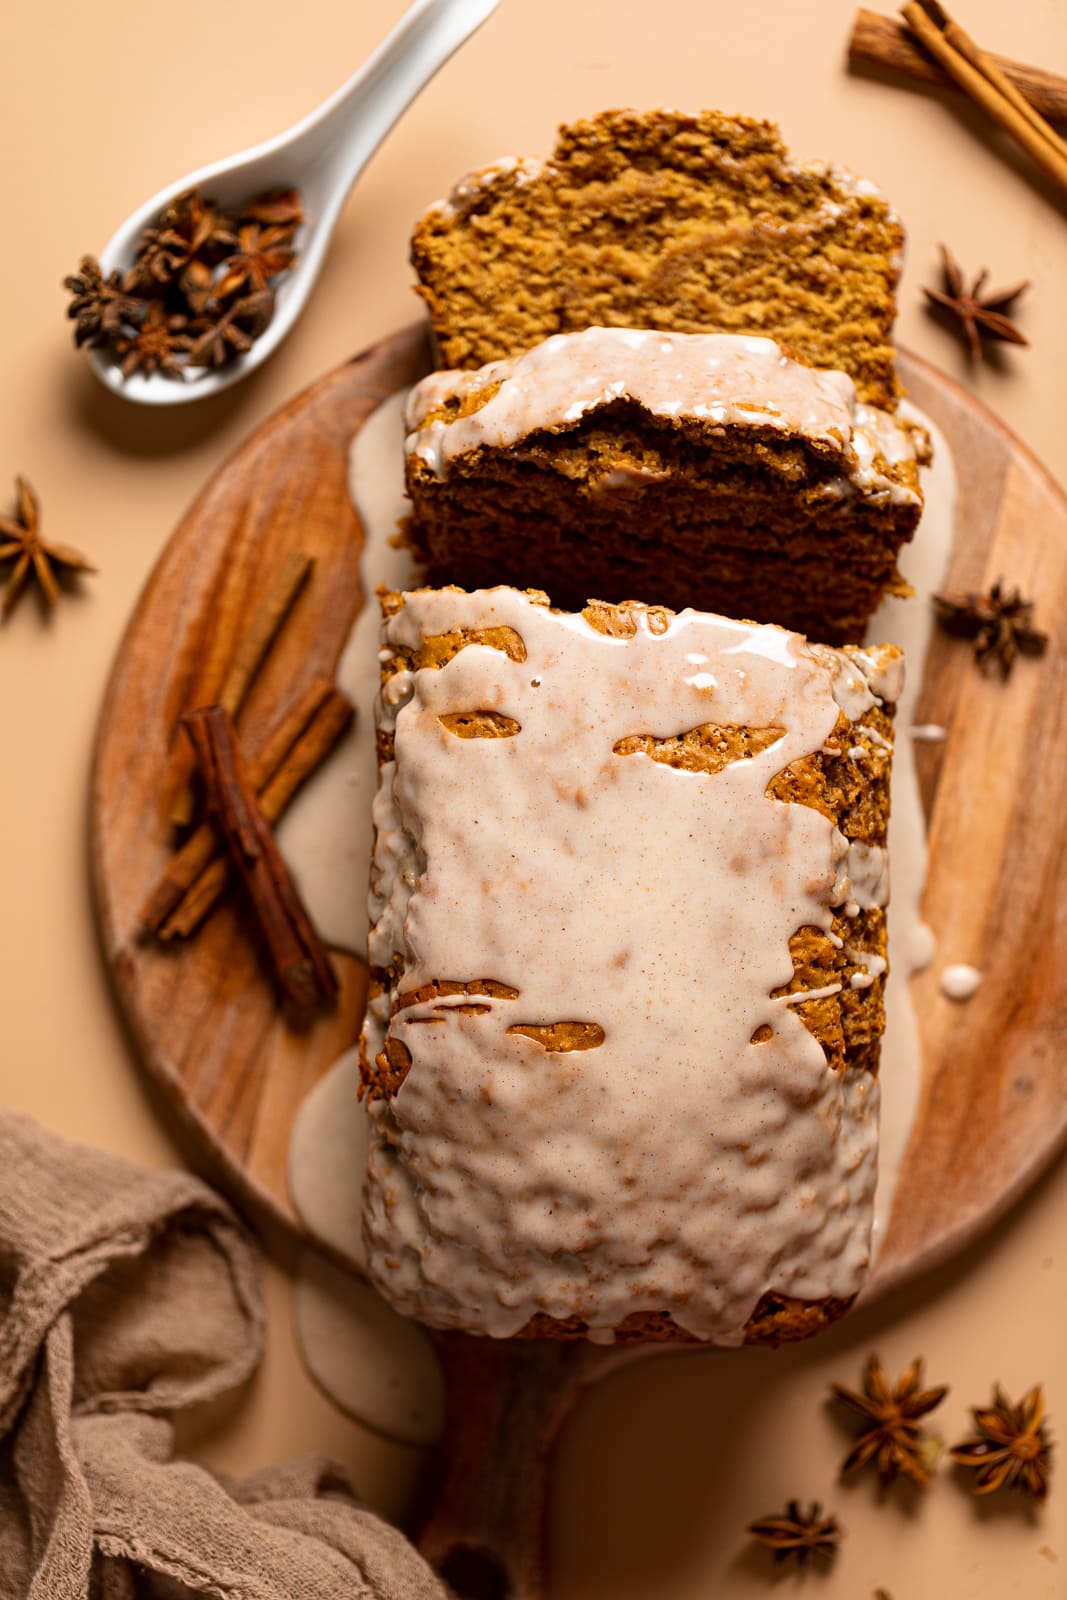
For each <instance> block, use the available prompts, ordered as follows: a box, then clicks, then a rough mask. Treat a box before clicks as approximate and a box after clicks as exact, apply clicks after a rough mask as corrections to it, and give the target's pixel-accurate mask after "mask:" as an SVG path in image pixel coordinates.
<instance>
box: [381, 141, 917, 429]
mask: <svg viewBox="0 0 1067 1600" xmlns="http://www.w3.org/2000/svg"><path fill="white" fill-rule="evenodd" d="M903 242H904V235H903V230H902V228H901V225H900V223H899V221H898V220H897V218H896V216H895V215H894V213H893V211H892V210H891V209H890V207H889V205H888V204H887V203H886V201H885V200H884V199H883V198H882V197H881V196H880V194H879V193H878V191H877V189H876V188H875V187H874V185H873V184H871V183H869V182H868V181H867V180H866V179H863V178H856V177H854V176H853V175H852V174H851V173H848V172H846V171H844V170H843V169H842V168H840V167H837V166H830V165H825V164H822V163H818V162H810V163H806V164H804V165H799V164H797V163H796V162H795V161H794V160H793V158H792V157H791V156H790V154H789V152H788V151H787V150H786V148H785V146H784V145H783V143H782V140H781V137H780V135H779V132H778V129H777V128H776V127H775V125H774V124H773V123H771V122H760V121H755V120H753V119H752V118H749V117H740V116H726V115H724V114H723V113H721V112H718V111H703V112H700V113H699V114H697V115H691V116H690V115H685V114H683V113H682V112H679V111H650V112H640V111H605V112H602V113H601V114H600V115H599V116H594V117H591V118H589V119H587V120H585V121H581V122H576V123H574V124H572V125H571V126H569V127H564V128H561V129H560V132H559V137H558V142H557V144H556V148H555V150H554V151H553V153H552V155H551V156H550V157H549V158H548V160H547V161H544V162H538V161H534V160H529V159H515V158H509V159H507V160H504V161H500V162H496V163H494V164H493V165H491V166H488V167H486V168H484V169H482V171H480V172H477V173H473V174H472V175H471V176H470V177H468V178H466V179H465V180H464V181H463V182H462V183H460V184H459V185H458V186H457V187H456V188H455V189H454V190H453V192H452V195H451V196H450V197H449V198H448V199H447V200H444V201H441V202H440V203H439V204H437V205H435V206H433V207H432V208H431V209H430V210H429V211H428V212H427V213H426V215H425V216H424V217H423V218H422V220H421V221H420V222H419V223H418V225H417V227H416V228H415V232H414V236H413V239H412V244H411V257H412V262H413V264H414V266H415V270H416V273H417V275H418V280H419V282H418V289H419V293H420V294H421V295H422V297H423V298H424V300H425V301H426V303H427V305H428V306H429V308H430V316H431V319H432V322H433V327H434V331H435V333H436V336H437V343H438V347H439V351H440V364H441V365H442V366H446V367H465V368H472V367H480V366H482V365H484V363H485V362H487V361H496V360H499V359H501V358H503V357H507V356H513V355H517V354H519V353H520V352H521V351H523V350H527V349H529V348H530V346H531V345H534V344H537V343H539V342H540V341H541V340H542V339H545V338H547V337H548V336H549V335H551V334H554V333H566V332H569V331H572V330H574V329H579V328H585V327H589V326H591V325H604V326H609V327H640V328H646V327H647V328H661V329H665V330H670V331H672V332H675V333H707V332H718V333H749V334H762V335H764V336H766V337H768V338H772V339H777V340H779V341H780V342H781V343H783V344H786V345H788V346H789V348H790V349H791V350H792V351H793V352H794V353H795V355H796V356H797V357H798V358H799V359H800V360H802V361H807V362H809V363H810V364H811V365H813V366H816V367H832V368H837V369H839V370H841V371H843V372H847V373H848V374H849V376H850V377H851V378H852V379H853V381H854V382H855V385H856V392H857V394H858V396H859V398H860V400H861V401H863V402H865V403H867V404H870V405H875V406H880V407H882V408H883V409H892V408H893V407H894V405H895V404H896V400H897V395H898V393H899V384H898V381H897V377H896V373H895V370H894V365H893V347H892V341H891V333H892V327H893V319H894V315H895V288H896V284H897V279H898V277H899V274H900V266H901V254H902V249H903Z"/></svg>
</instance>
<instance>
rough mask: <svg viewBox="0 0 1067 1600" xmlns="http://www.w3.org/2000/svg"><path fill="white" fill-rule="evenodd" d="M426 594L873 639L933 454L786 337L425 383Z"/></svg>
mask: <svg viewBox="0 0 1067 1600" xmlns="http://www.w3.org/2000/svg"><path fill="white" fill-rule="evenodd" d="M406 426H407V428H408V435H407V446H406V475H407V487H408V494H409V496H410V499H411V503H412V518H411V524H410V535H411V538H412V541H413V544H414V546H415V549H416V552H417V555H418V557H419V559H420V561H421V562H422V563H423V565H424V567H425V569H426V573H427V577H428V580H429V581H430V582H431V583H434V584H438V585H439V584H444V583H451V582H454V583H458V584H460V585H462V586H463V587H465V588H470V589H477V588H485V587H488V586H490V585H492V584H495V583H505V584H510V585H513V586H515V587H518V588H524V587H526V586H527V585H529V584H531V583H536V584H537V585H538V586H540V587H543V588H545V589H546V590H547V591H548V592H549V594H550V595H551V597H552V600H553V602H554V603H555V604H557V605H560V606H563V607H565V608H567V609H572V610H576V609H579V608H580V607H581V606H582V605H584V603H585V600H586V598H587V597H588V596H589V595H591V594H595V595H599V596H600V597H602V598H603V599H607V600H610V601H621V600H623V599H625V598H626V597H627V596H628V595H632V594H640V595H642V597H643V598H644V599H645V600H646V601H656V602H659V603H661V604H664V605H667V606H670V607H672V608H674V609H676V610H677V609H682V608H684V607H685V606H687V605H692V606H694V607H696V608H698V609H701V610H710V611H716V612H721V613H723V614H724V615H727V616H735V617H747V618H752V619H753V620H755V621H758V622H776V623H780V624H782V625H784V626H786V627H789V628H792V629H794V630H796V631H797V632H801V633H804V634H806V635H808V636H811V637H815V638H819V639H823V640H825V641H827V642H828V643H832V644H844V643H848V642H852V641H856V640H859V639H862V637H863V634H864V631H865V628H866V625H867V621H868V619H869V617H870V615H871V614H872V612H873V611H874V609H875V607H876V606H877V605H878V603H879V601H880V600H881V599H882V597H883V595H884V594H885V593H886V591H887V590H889V591H892V590H893V589H894V588H898V587H899V586H900V579H899V576H898V573H897V556H898V554H899V552H900V550H901V548H902V546H903V545H904V543H905V542H906V541H907V540H909V539H910V538H911V537H912V534H913V533H914V530H915V528H916V526H917V524H918V520H919V516H920V514H921V510H922V492H921V488H920V483H919V460H920V455H921V451H922V448H923V444H924V440H923V437H922V435H921V432H919V431H917V430H916V429H915V428H914V427H913V426H912V425H911V424H909V423H907V422H905V421H901V420H898V418H897V417H896V415H894V414H890V413H888V412H885V411H880V410H878V409H877V408H876V407H873V406H869V405H864V404H862V403H860V402H858V401H857V399H856V392H855V385H854V384H853V382H852V380H851V379H850V378H849V377H848V376H847V374H846V373H844V372H840V371H819V370H816V369H815V368H812V367H808V366H805V365H803V364H802V363H800V362H797V361H795V360H794V359H793V358H792V357H791V356H790V355H789V353H788V352H787V351H785V350H783V348H782V347H781V346H780V345H778V344H776V343H775V342H774V341H773V340H771V339H763V338H755V337H750V336H747V335H740V334H684V333H682V334H678V333H663V332H657V331H655V330H652V329H629V328H605V327H592V328H585V329H582V330H581V331H579V332H575V333H566V334H554V335H552V336H551V337H549V338H548V339H546V340H544V341H543V342H542V343H541V344H539V345H536V346H534V348H533V349H531V350H528V351H526V352H525V353H524V354H522V355H521V356H519V357H516V358H515V359H514V360H508V361H496V362H491V363H489V364H488V365H487V366H485V367H483V368H479V369H478V370H477V371H475V372H464V371H455V370H453V371H444V372H435V373H431V374H430V375H429V376H428V377H427V378H424V379H423V380H422V382H421V383H419V384H417V385H416V386H415V388H414V389H413V390H412V392H411V394H410V396H409V398H408V403H407V407H406Z"/></svg>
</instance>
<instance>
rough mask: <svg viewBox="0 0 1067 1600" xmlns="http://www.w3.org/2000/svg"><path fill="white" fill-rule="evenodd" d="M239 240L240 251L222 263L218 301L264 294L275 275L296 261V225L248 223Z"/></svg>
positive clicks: (239, 233) (216, 288)
mask: <svg viewBox="0 0 1067 1600" xmlns="http://www.w3.org/2000/svg"><path fill="white" fill-rule="evenodd" d="M237 240H238V248H237V250H236V251H235V252H234V253H233V255H232V256H228V257H227V259H226V260H225V261H224V262H223V263H222V277H221V278H220V279H219V281H218V283H217V284H216V285H215V298H216V299H217V300H229V299H231V298H232V297H233V296H234V295H238V294H259V293H261V292H262V291H263V290H264V289H265V288H266V287H267V285H268V283H269V282H270V280H271V278H276V277H277V276H278V274H279V273H280V272H285V271H286V270H287V269H288V268H289V267H291V266H292V264H293V262H294V261H295V260H296V251H295V250H294V249H293V248H292V243H293V230H292V228H274V227H271V228H265V227H263V226H262V225H261V224H260V223H258V222H246V223H243V224H242V226H241V228H240V230H239V232H238V235H237Z"/></svg>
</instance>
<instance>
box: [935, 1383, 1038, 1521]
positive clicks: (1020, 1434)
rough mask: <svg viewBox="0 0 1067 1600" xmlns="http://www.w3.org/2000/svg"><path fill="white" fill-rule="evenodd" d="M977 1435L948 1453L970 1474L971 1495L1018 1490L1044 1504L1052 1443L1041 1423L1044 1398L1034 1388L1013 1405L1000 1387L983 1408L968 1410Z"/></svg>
mask: <svg viewBox="0 0 1067 1600" xmlns="http://www.w3.org/2000/svg"><path fill="white" fill-rule="evenodd" d="M971 1416H972V1417H973V1418H974V1425H975V1428H976V1429H977V1430H978V1431H977V1433H975V1434H973V1435H972V1436H971V1437H970V1438H967V1439H961V1441H960V1443H959V1444H957V1445H954V1446H953V1447H952V1449H951V1450H950V1451H949V1455H950V1456H951V1457H952V1459H953V1461H957V1462H959V1464H960V1466H961V1467H969V1468H971V1469H972V1470H973V1471H974V1472H975V1473H976V1477H975V1479H974V1483H973V1488H974V1492H975V1494H993V1493H995V1491H996V1490H997V1489H1019V1490H1021V1491H1022V1492H1023V1493H1025V1494H1029V1495H1032V1496H1033V1498H1034V1499H1035V1500H1037V1501H1039V1502H1040V1501H1043V1500H1045V1499H1046V1497H1047V1495H1048V1482H1049V1473H1050V1471H1051V1468H1052V1441H1051V1439H1050V1438H1049V1435H1048V1427H1047V1425H1046V1422H1045V1398H1044V1395H1043V1394H1042V1391H1041V1385H1040V1384H1035V1385H1034V1387H1033V1388H1032V1389H1031V1390H1029V1392H1028V1393H1027V1394H1025V1395H1023V1398H1022V1399H1021V1400H1020V1401H1019V1403H1018V1405H1013V1404H1012V1402H1011V1401H1010V1400H1009V1399H1008V1397H1007V1395H1006V1394H1005V1393H1004V1390H1003V1389H1002V1388H1001V1387H1000V1384H999V1383H998V1384H996V1385H995V1386H994V1389H993V1398H992V1401H991V1402H990V1404H989V1405H988V1406H976V1407H974V1409H973V1410H972V1411H971Z"/></svg>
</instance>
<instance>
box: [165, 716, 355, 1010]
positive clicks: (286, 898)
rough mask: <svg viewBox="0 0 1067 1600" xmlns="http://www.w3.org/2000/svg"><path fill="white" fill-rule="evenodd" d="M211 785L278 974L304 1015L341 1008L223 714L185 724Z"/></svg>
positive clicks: (211, 806) (211, 801)
mask: <svg viewBox="0 0 1067 1600" xmlns="http://www.w3.org/2000/svg"><path fill="white" fill-rule="evenodd" d="M182 723H183V725H184V727H185V730H186V732H187V733H188V735H189V739H190V742H191V744H192V746H193V753H194V755H195V757H196V762H197V766H198V767H199V769H200V775H201V777H202V779H203V782H204V791H205V795H206V799H207V808H208V813H209V815H210V816H211V817H213V818H214V820H215V822H216V823H217V825H218V827H219V829H220V831H221V833H222V835H223V838H224V839H225V841H226V846H227V849H228V850H229V852H230V858H231V860H232V862H233V864H234V865H235V866H236V868H237V870H238V872H239V873H240V875H241V878H242V881H243V883H244V886H245V890H246V892H247V895H248V900H249V904H250V905H251V907H252V910H253V911H254V913H255V917H256V921H257V923H258V924H259V929H260V932H261V933H262V935H263V942H264V945H265V947H266V951H267V955H268V957H269V959H270V964H271V970H272V971H273V973H274V976H275V979H276V981H277V983H278V986H279V988H280V989H281V991H282V993H283V995H284V996H285V997H286V998H287V999H288V1000H290V1001H292V1003H293V1004H294V1005H295V1006H297V1007H298V1008H299V1009H300V1010H302V1011H310V1010H317V1009H319V1008H320V1007H321V1006H323V1005H325V1004H328V1003H329V1002H330V1001H332V1000H334V999H335V997H336V995H337V978H336V976H335V975H334V971H333V968H332V967H331V965H330V960H329V956H328V955H327V953H326V949H325V946H324V945H323V943H322V941H321V940H320V938H319V936H318V934H317V933H316V932H315V929H314V927H313V926H312V922H311V918H310V917H309V916H308V914H307V910H306V909H305V907H304V903H303V901H302V900H301V898H300V895H299V893H298V891H297V888H296V885H295V883H294V882H293V880H292V878H291V876H290V874H289V869H288V867H287V866H286V865H285V862H284V861H283V859H282V855H281V852H280V850H279V849H278V846H277V844H276V843H275V840H274V835H273V834H272V833H271V830H270V825H269V823H268V822H267V820H266V818H265V817H264V816H263V813H262V812H261V811H260V809H259V806H258V805H257V803H256V796H255V792H254V790H253V788H252V785H251V782H250V780H249V776H248V769H247V767H246V765H245V762H244V758H243V757H242V755H241V752H240V750H239V749H238V746H237V736H236V734H235V732H234V726H233V719H232V717H231V716H230V713H229V712H228V711H227V710H226V709H225V707H223V706H209V707H207V708H206V709H204V710H202V711H190V712H187V713H186V715H185V716H184V717H183V718H182Z"/></svg>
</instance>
